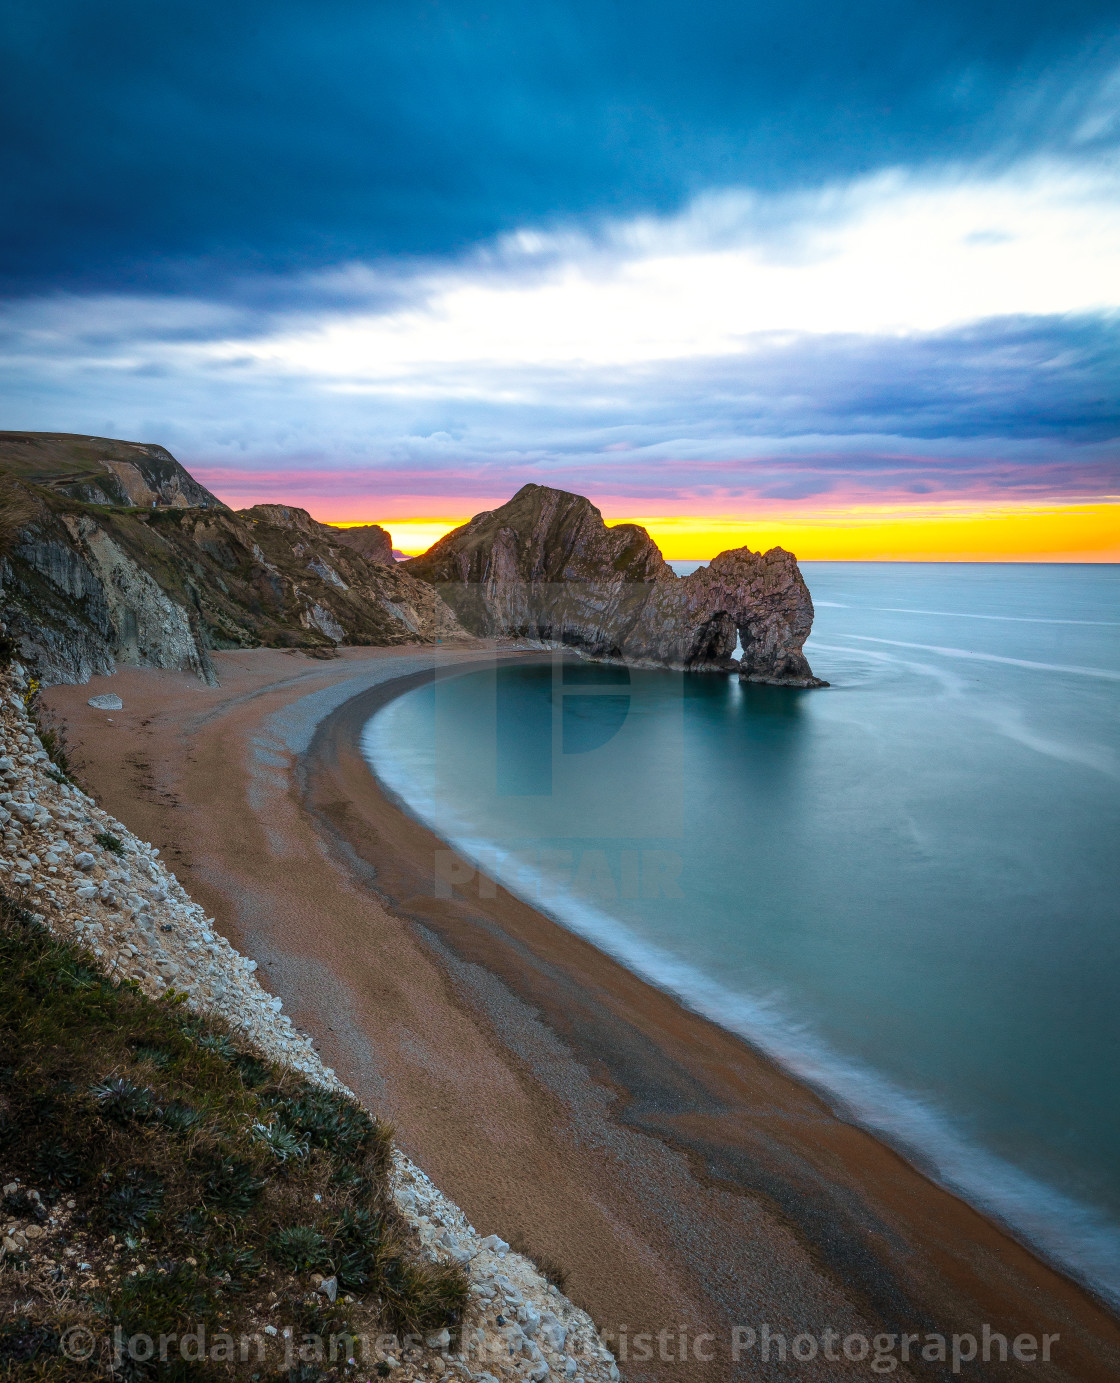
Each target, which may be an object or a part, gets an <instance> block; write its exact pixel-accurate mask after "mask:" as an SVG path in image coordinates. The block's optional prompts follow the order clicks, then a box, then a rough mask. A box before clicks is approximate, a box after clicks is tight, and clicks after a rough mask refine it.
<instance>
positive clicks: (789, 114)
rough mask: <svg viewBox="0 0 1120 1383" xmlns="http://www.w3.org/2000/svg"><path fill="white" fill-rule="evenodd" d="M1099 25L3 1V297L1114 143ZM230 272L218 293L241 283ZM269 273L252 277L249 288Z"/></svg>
mask: <svg viewBox="0 0 1120 1383" xmlns="http://www.w3.org/2000/svg"><path fill="white" fill-rule="evenodd" d="M1116 17H1117V9H1116V6H1115V4H1102V3H1099V0H1066V3H1063V4H1061V5H1058V4H1055V3H1053V2H1052V0H1046V3H1039V2H1038V0H1035V2H1034V3H1031V0H992V2H991V3H987V4H984V5H983V6H979V5H977V4H976V3H975V0H941V2H940V3H938V4H937V5H931V4H922V5H919V4H915V3H898V0H852V3H846V4H842V5H841V4H836V3H835V0H793V2H792V3H788V4H783V5H765V6H764V5H761V4H751V5H747V4H743V3H742V0H701V2H700V3H691V4H682V3H680V0H641V3H637V0H614V2H613V3H611V0H566V3H562V4H561V3H549V0H536V3H532V4H527V3H525V0H478V3H471V2H469V0H460V3H439V0H379V3H371V2H370V0H360V2H359V0H313V3H306V2H305V3H291V0H269V3H245V0H242V2H241V3H237V2H236V0H234V3H229V0H224V2H223V3H221V4H218V3H212V2H211V0H194V3H191V4H187V5H177V6H169V5H156V4H152V3H150V0H144V2H143V3H138V2H137V0H106V2H105V3H99V4H90V3H89V2H88V0H11V2H10V3H9V4H8V5H7V6H6V7H5V11H4V19H3V20H2V21H0V22H2V33H3V43H4V48H5V62H4V82H3V84H2V87H0V102H2V110H3V125H4V130H5V134H4V148H3V167H2V177H3V186H4V201H5V204H6V211H5V213H4V224H3V240H2V243H0V250H2V263H3V272H4V274H5V275H6V277H7V281H8V283H9V285H10V286H11V287H12V288H13V289H16V290H18V291H38V290H42V289H43V288H44V287H49V286H52V285H59V284H69V285H71V286H77V285H81V286H84V287H86V288H87V289H88V288H93V287H111V286H120V285H122V284H130V285H132V286H133V287H136V286H144V285H150V286H159V287H161V288H171V289H175V288H176V287H180V288H190V289H191V290H197V289H198V288H199V286H200V285H203V284H206V283H214V284H217V283H223V284H225V285H226V291H227V292H232V291H234V285H235V283H244V282H247V280H246V279H245V271H246V270H247V269H257V270H260V271H262V274H263V275H264V276H263V277H258V278H257V279H256V280H255V281H254V282H255V283H256V285H257V291H258V292H260V291H262V290H261V285H262V284H265V283H268V282H271V283H272V284H273V287H274V289H275V291H276V292H277V293H278V294H279V295H281V296H282V295H283V294H284V292H285V291H286V290H287V288H288V287H289V286H290V284H291V279H290V278H289V277H288V274H289V272H290V271H292V270H295V269H304V268H306V267H308V266H311V265H327V264H333V263H339V262H342V261H345V260H348V259H366V260H371V259H372V260H376V259H377V258H378V257H379V256H399V255H445V254H448V253H452V252H459V251H461V250H462V249H464V248H465V247H467V246H469V245H471V244H473V243H475V242H477V241H479V240H481V239H485V238H486V237H489V236H492V235H494V234H497V233H499V232H502V231H506V230H511V229H514V228H517V227H520V226H523V225H526V224H551V223H554V222H558V221H559V222H563V221H565V220H568V219H572V218H580V217H583V218H591V219H592V220H594V219H595V218H598V217H600V216H605V215H619V214H626V215H630V214H632V213H634V212H635V211H637V210H642V209H646V210H653V211H658V210H659V211H665V210H669V209H673V208H676V207H678V206H679V205H680V204H681V203H682V202H683V201H685V200H687V199H688V198H689V197H690V196H692V195H694V194H695V193H697V192H700V191H702V190H703V189H705V188H708V187H713V186H731V185H747V186H752V187H756V188H762V189H771V190H773V189H777V188H784V187H789V186H791V185H806V186H808V185H813V184H815V183H819V182H821V181H823V180H829V179H831V180H835V179H837V178H844V177H850V176H854V175H857V174H859V173H861V172H864V171H866V170H869V169H873V168H877V167H882V166H885V165H889V164H907V165H911V166H913V165H915V164H921V163H923V162H925V161H930V160H934V161H936V160H945V159H964V160H970V159H975V158H978V157H981V156H983V157H984V158H987V159H989V160H991V159H994V160H996V161H997V162H998V161H1000V160H1004V159H1013V158H1015V157H1019V156H1021V155H1023V154H1024V153H1031V152H1037V151H1038V150H1040V149H1051V150H1053V149H1065V148H1076V149H1077V150H1079V151H1080V152H1081V153H1084V152H1085V151H1086V150H1091V149H1092V148H1093V147H1094V146H1095V145H1096V144H1097V143H1099V142H1100V141H1102V140H1105V141H1107V140H1109V139H1112V138H1114V137H1115V130H1114V129H1112V128H1111V127H1110V125H1109V116H1108V111H1107V102H1105V103H1104V105H1103V106H1102V104H1101V97H1100V88H1101V83H1102V82H1104V81H1105V78H1106V73H1107V70H1108V68H1109V64H1110V63H1114V62H1115V60H1116V51H1115V47H1114V45H1112V44H1111V40H1110V37H1109V36H1110V33H1111V32H1112V31H1113V30H1114V27H1115V20H1116ZM231 275H233V276H234V277H231ZM269 275H272V276H274V277H272V278H271V279H270V278H269V277H268V276H269Z"/></svg>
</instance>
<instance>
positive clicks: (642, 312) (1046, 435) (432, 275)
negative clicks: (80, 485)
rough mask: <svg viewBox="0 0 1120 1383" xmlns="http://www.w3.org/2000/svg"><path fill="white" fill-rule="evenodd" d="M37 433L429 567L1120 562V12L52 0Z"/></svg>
mask: <svg viewBox="0 0 1120 1383" xmlns="http://www.w3.org/2000/svg"><path fill="white" fill-rule="evenodd" d="M0 44H2V46H3V56H4V59H5V62H4V72H5V81H4V83H3V84H2V86H0V108H2V115H3V118H2V122H0V128H2V130H3V135H2V148H0V158H2V165H0V177H2V183H0V185H2V186H3V187H4V190H5V195H4V198H3V203H4V205H3V207H2V208H0V241H2V244H0V428H5V429H16V430H39V431H68V432H80V433H88V434H90V435H101V436H115V437H126V438H130V439H133V440H139V441H150V442H160V443H162V444H163V445H165V446H167V447H169V448H170V449H171V450H172V451H173V452H174V453H175V455H176V456H178V458H179V459H180V460H181V461H182V462H183V463H184V464H185V465H186V466H187V467H188V468H189V469H190V470H191V471H192V472H193V473H194V474H195V475H197V476H198V477H199V479H200V480H202V481H203V482H204V483H205V484H207V485H209V486H210V488H211V489H213V490H214V491H215V492H216V493H217V494H218V495H219V496H221V498H223V499H224V500H226V501H227V502H229V503H231V504H234V505H235V506H240V505H247V504H252V503H257V502H262V501H266V500H280V501H285V502H288V503H295V504H301V505H303V506H305V507H306V508H308V509H309V510H310V511H311V512H312V513H313V514H314V515H315V516H316V517H317V518H320V519H322V520H324V521H328V522H351V523H354V522H369V521H379V522H384V523H386V524H387V525H388V526H389V527H390V529H391V530H392V531H393V533H394V536H395V541H396V542H397V544H398V546H400V547H401V548H402V549H404V550H406V551H419V550H422V549H423V548H424V547H425V546H427V544H428V543H429V542H430V541H432V540H434V538H435V537H436V536H438V535H439V534H440V533H441V532H443V531H446V529H447V528H448V527H450V526H452V525H454V524H456V523H459V522H462V521H463V520H464V519H466V518H467V517H469V516H470V515H471V514H473V513H476V512H478V511H479V510H482V509H487V508H492V507H494V506H495V505H497V504H499V503H501V502H502V501H503V500H505V499H507V498H509V496H510V495H511V494H512V493H513V492H514V491H515V490H516V489H518V488H519V486H521V485H522V484H524V483H525V482H526V481H536V482H539V483H542V484H550V485H556V486H558V487H561V488H564V489H571V490H576V491H578V492H580V493H582V494H586V495H588V496H589V497H590V498H592V499H593V500H594V501H595V502H596V503H597V504H598V505H599V506H600V508H601V509H602V510H603V512H604V514H605V515H606V516H607V517H608V519H609V520H610V521H618V520H637V521H639V522H645V523H646V524H647V526H649V527H650V529H651V532H653V534H654V536H655V537H656V538H657V539H658V541H659V542H660V543H661V545H662V547H663V550H665V552H666V555H667V556H669V557H673V558H708V557H711V556H713V555H714V554H715V552H717V551H719V550H721V549H722V548H724V547H728V546H739V545H740V544H742V543H748V544H749V545H750V546H752V547H762V546H769V545H771V544H772V543H774V542H781V543H783V545H784V546H787V547H791V548H792V549H793V550H794V551H796V552H797V553H798V555H799V556H804V557H810V558H813V557H817V558H820V557H839V558H858V557H864V558H866V557H874V558H926V559H954V558H964V559H970V560H1008V559H1017V560H1025V559H1032V560H1033V559H1040V560H1098V561H1099V560H1109V561H1117V560H1120V521H1118V520H1120V508H1118V507H1117V503H1118V501H1120V3H1112V4H1102V3H1097V0H1061V3H1058V0H1053V2H1052V3H1032V0H967V3H965V0H939V2H938V4H936V5H932V4H929V3H926V4H923V5H916V4H913V3H906V2H905V0H890V3H887V0H850V2H849V3H846V4H844V5H837V4H835V3H834V0H830V3H824V0H789V3H786V4H783V5H780V6H779V5H773V4H767V5H761V4H758V3H754V0H733V2H731V3H724V0H689V3H688V4H685V3H683V0H674V3H667V0H642V3H636V2H632V0H566V3H555V0H536V3H534V4H532V5H527V4H525V3H524V0H518V3H513V2H512V0H488V2H483V0H479V3H466V2H465V0H458V2H452V0H360V3H359V2H358V0H353V2H351V0H314V3H294V2H293V0H270V2H269V3H268V4H264V3H246V2H244V0H241V2H239V0H223V3H221V4H217V3H211V2H210V0H192V3H191V4H190V5H181V6H155V5H152V4H151V3H150V0H149V3H145V4H140V3H133V2H132V0H128V2H124V0H103V3H99V4H98V5H96V6H93V5H90V4H89V3H88V0H9V3H8V5H6V6H5V7H4V10H3V13H2V15H0Z"/></svg>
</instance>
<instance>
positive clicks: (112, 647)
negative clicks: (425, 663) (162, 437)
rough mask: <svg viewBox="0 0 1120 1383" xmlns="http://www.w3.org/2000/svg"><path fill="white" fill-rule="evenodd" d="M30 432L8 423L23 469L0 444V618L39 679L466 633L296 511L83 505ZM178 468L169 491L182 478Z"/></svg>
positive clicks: (425, 598)
mask: <svg viewBox="0 0 1120 1383" xmlns="http://www.w3.org/2000/svg"><path fill="white" fill-rule="evenodd" d="M34 440H35V438H34V435H31V436H27V437H24V436H23V435H22V434H21V441H20V447H21V448H22V452H24V453H26V452H30V453H33V455H34V459H35V465H36V467H37V469H36V470H35V472H34V474H35V475H36V476H37V477H38V479H37V480H35V481H32V480H29V479H28V478H27V475H28V471H27V468H26V466H23V465H22V463H20V464H13V465H12V466H10V467H9V466H7V465H6V453H5V451H4V448H3V446H0V616H2V618H3V619H4V620H5V622H6V623H7V625H8V630H9V633H10V634H11V636H12V637H13V638H14V640H15V642H16V646H17V649H18V651H19V654H20V656H21V657H22V658H23V659H24V660H25V661H27V662H29V663H30V664H31V665H32V666H33V667H34V669H35V673H36V676H37V677H39V678H40V680H41V681H42V682H44V683H45V684H46V685H50V684H51V683H55V682H85V681H88V680H89V678H90V677H91V676H94V675H99V674H106V673H110V672H112V671H113V669H114V665H115V664H116V663H126V664H132V665H139V666H148V667H165V668H177V669H182V670H184V671H193V672H195V673H196V674H197V675H198V676H200V677H202V678H204V679H210V678H212V677H213V667H212V664H211V660H210V656H209V650H210V649H214V648H253V647H256V646H258V645H261V644H265V645H269V646H272V647H297V648H298V647H302V648H306V649H309V650H311V651H315V650H323V649H327V650H329V649H331V648H333V647H334V645H335V644H340V643H348V644H404V643H427V642H433V641H435V640H437V639H448V638H462V637H465V634H464V631H463V629H462V628H461V627H460V626H459V624H458V623H457V622H456V620H455V617H454V616H453V615H452V613H451V612H450V610H448V609H447V607H446V606H445V605H444V604H443V602H442V600H441V599H440V597H439V595H438V593H437V592H436V590H435V589H434V588H433V587H432V586H431V585H429V584H428V583H427V582H424V581H419V580H417V579H416V578H415V577H412V576H409V575H408V574H407V573H405V572H403V571H401V570H400V569H399V567H398V566H397V564H395V563H394V564H392V565H387V564H386V563H384V562H379V561H372V560H370V559H369V558H368V557H366V556H364V555H363V554H362V552H361V551H360V550H358V549H357V548H355V547H354V546H352V545H348V544H345V543H343V542H341V541H340V530H337V529H334V528H330V527H328V526H327V525H325V524H320V523H317V522H316V521H315V520H314V519H313V518H312V517H311V516H310V514H308V513H307V511H306V510H304V509H297V508H294V507H292V506H289V505H257V506H255V508H253V509H251V510H245V511H242V512H241V513H234V512H232V511H231V510H230V509H228V508H226V506H225V505H223V504H220V503H219V502H218V501H217V500H214V502H213V504H201V503H200V504H198V505H192V506H189V507H184V506H183V505H181V504H178V503H175V502H173V501H172V500H168V501H167V502H161V503H157V504H156V505H154V506H153V505H150V504H148V505H140V504H134V503H132V502H129V501H126V500H122V501H121V502H120V503H113V504H111V505H110V504H108V503H105V502H104V499H105V497H104V494H102V498H101V499H100V500H98V501H97V503H96V505H94V504H92V503H89V502H85V501H83V500H82V499H81V498H80V497H79V498H75V497H74V496H73V495H71V494H70V493H69V489H68V486H69V479H68V477H70V476H71V473H70V472H69V471H66V470H65V469H64V467H63V462H64V461H65V459H66V458H65V457H63V460H61V461H58V463H57V465H56V467H55V470H54V471H52V470H51V468H50V466H51V457H52V455H53V454H54V452H53V450H52V447H50V446H45V447H43V448H41V449H39V450H36V449H35V448H34V446H33V445H32V444H33V442H34ZM47 440H48V441H50V442H52V444H53V440H54V439H52V438H48V439H47ZM115 445H116V444H115ZM128 445H129V444H127V443H120V444H119V446H120V447H122V448H125V447H127V446H128ZM147 450H148V451H151V450H152V449H151V448H148V449H147ZM122 464H123V463H122ZM171 464H172V465H174V466H178V463H177V462H174V461H173V460H172V461H171ZM178 469H179V470H182V468H181V467H178ZM182 474H183V476H185V477H186V481H182V480H181V479H180V478H178V477H177V475H173V476H172V480H174V482H175V484H176V485H177V486H178V489H176V490H175V492H174V493H175V494H186V493H188V492H189V491H190V485H193V484H194V482H193V481H192V480H191V478H190V476H188V475H187V473H186V472H185V471H183V472H182ZM71 478H72V477H71ZM152 478H153V479H154V480H158V476H155V475H153V477H152ZM186 482H190V485H188V484H187V483H186ZM85 483H86V482H85V480H83V481H82V485H83V486H84V485H85ZM169 483H170V482H169ZM198 489H199V491H200V492H201V494H203V495H205V494H206V492H205V491H202V490H201V487H198ZM191 493H192V494H193V492H191ZM210 498H211V499H213V496H211V497H210ZM386 538H387V539H388V535H387V534H386Z"/></svg>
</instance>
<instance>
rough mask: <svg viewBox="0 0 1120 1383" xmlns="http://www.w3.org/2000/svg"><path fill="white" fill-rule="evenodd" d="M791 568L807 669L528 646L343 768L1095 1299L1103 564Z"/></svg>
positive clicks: (1116, 733) (441, 884)
mask: <svg viewBox="0 0 1120 1383" xmlns="http://www.w3.org/2000/svg"><path fill="white" fill-rule="evenodd" d="M674 565H676V567H677V570H678V572H680V573H681V574H684V573H686V572H687V571H688V570H691V569H694V568H695V567H696V566H699V565H702V564H701V563H677V564H674ZM802 570H803V572H804V575H805V578H806V581H807V582H808V584H809V587H810V590H811V592H812V595H813V599H814V603H815V606H816V620H815V623H814V627H813V634H812V637H811V639H810V641H809V643H808V644H807V645H806V652H807V654H808V656H809V659H810V661H811V663H812V666H813V669H814V671H815V672H816V673H817V675H818V676H820V677H824V678H826V679H827V680H828V681H829V683H830V684H831V685H830V686H829V687H828V688H826V689H820V690H811V691H797V690H788V689H783V688H775V687H765V686H754V685H749V684H742V683H740V682H739V681H738V679H737V678H735V677H734V676H727V675H724V674H715V673H679V672H670V671H659V670H658V671H654V670H642V669H633V668H632V669H627V668H622V667H616V666H611V665H603V664H592V663H587V662H581V661H578V660H574V659H572V658H571V657H565V656H562V655H559V654H558V655H556V656H555V657H553V658H551V659H549V658H547V657H546V658H545V659H544V660H542V661H541V662H539V663H532V664H521V665H512V666H500V665H496V664H495V665H487V666H484V667H482V668H475V669H474V670H470V671H466V672H451V673H449V674H448V675H439V676H437V679H436V680H435V681H434V682H433V683H432V684H430V685H426V686H424V687H421V688H419V689H416V690H413V691H410V692H407V693H406V694H404V695H402V696H401V697H399V698H397V699H396V700H394V701H392V702H390V703H389V704H388V705H386V706H385V707H384V708H383V709H381V710H380V711H379V712H378V713H377V714H376V715H375V716H374V717H373V719H372V720H371V721H370V722H369V724H368V725H367V727H366V729H365V732H364V736H363V749H364V752H365V754H366V757H367V760H368V762H369V764H370V765H371V767H372V769H373V771H374V772H375V773H376V774H377V776H378V777H379V778H380V780H381V781H382V783H383V784H384V785H385V787H386V788H387V789H388V790H389V791H390V792H391V793H392V794H393V795H394V796H395V797H396V798H397V799H398V800H399V801H400V802H401V803H402V805H403V806H404V807H405V808H406V809H407V810H408V811H410V812H411V813H412V814H413V815H415V816H416V817H418V818H419V819H421V820H423V821H424V822H425V823H426V824H427V825H428V826H430V827H431V828H432V829H433V830H434V831H435V832H436V834H438V835H440V836H441V837H443V838H444V839H445V840H447V841H448V842H450V843H452V844H453V845H454V846H455V847H456V850H457V851H459V852H460V853H461V854H463V855H465V856H466V857H467V858H469V859H470V860H472V861H473V862H474V863H476V864H477V865H478V867H479V869H480V871H484V872H485V874H486V876H488V877H490V878H498V879H500V880H501V881H502V883H503V884H504V885H505V886H506V887H508V888H510V889H512V890H513V891H514V892H515V893H518V894H519V895H520V896H522V897H523V898H525V899H526V900H527V901H529V902H531V903H532V904H534V905H535V906H536V907H538V908H540V909H541V910H542V911H544V912H546V913H548V914H549V915H550V916H552V917H553V918H554V919H555V920H556V921H557V922H559V923H560V924H561V925H563V926H565V927H569V928H570V929H572V930H573V931H575V932H578V933H580V934H581V935H583V936H585V937H587V938H589V939H590V940H592V941H593V942H595V943H596V944H597V945H598V946H599V947H600V948H601V949H602V950H603V951H606V952H609V953H610V954H611V955H613V956H614V957H616V958H617V959H619V960H620V961H622V962H623V963H624V964H625V965H627V966H629V967H630V968H631V969H632V970H634V971H636V972H638V973H640V974H641V975H643V976H644V977H646V978H647V979H648V980H650V981H651V982H652V983H654V984H655V985H658V986H660V987H661V988H663V989H665V990H667V991H669V992H670V993H672V994H673V995H675V996H676V997H677V998H678V999H679V1001H680V1002H681V1003H682V1004H684V1005H686V1006H687V1007H689V1008H691V1009H693V1010H695V1011H696V1012H698V1013H701V1014H704V1015H705V1016H707V1017H709V1018H711V1019H713V1020H714V1021H716V1022H717V1023H719V1024H721V1025H723V1026H724V1027H726V1028H728V1029H730V1030H731V1031H733V1032H735V1033H738V1034H740V1035H741V1036H742V1037H743V1038H744V1039H746V1040H747V1041H748V1042H750V1043H751V1044H753V1045H754V1046H756V1047H757V1048H759V1049H761V1050H762V1051H764V1052H766V1053H767V1054H769V1055H770V1056H771V1057H772V1058H773V1059H775V1060H776V1061H777V1062H778V1063H779V1064H780V1065H782V1066H783V1067H784V1068H785V1069H786V1070H788V1071H789V1072H790V1073H792V1074H793V1075H795V1076H797V1077H799V1078H800V1079H802V1080H804V1081H807V1082H809V1083H810V1084H811V1085H813V1086H814V1087H815V1088H816V1089H817V1090H819V1091H820V1092H821V1093H822V1094H824V1095H825V1097H826V1098H827V1099H828V1100H829V1101H830V1102H831V1104H832V1105H833V1107H834V1108H835V1109H836V1110H837V1112H838V1113H840V1114H841V1115H842V1116H843V1117H845V1118H848V1119H851V1120H853V1121H856V1122H858V1123H860V1124H861V1125H863V1126H865V1127H866V1128H868V1129H869V1130H871V1131H873V1132H875V1133H876V1134H878V1135H879V1136H880V1137H882V1138H883V1139H885V1140H886V1141H888V1142H889V1143H891V1144H892V1145H893V1146H894V1147H896V1148H897V1149H899V1151H901V1152H902V1153H903V1154H904V1155H905V1156H906V1157H908V1158H909V1159H910V1160H911V1161H912V1162H914V1163H915V1164H916V1165H918V1166H919V1167H921V1168H922V1170H924V1171H925V1172H926V1173H928V1175H930V1176H931V1177H933V1178H934V1179H936V1180H937V1181H939V1182H941V1183H942V1184H943V1185H945V1186H947V1187H949V1188H951V1189H952V1190H954V1191H955V1192H957V1193H958V1194H960V1195H961V1196H962V1197H964V1198H965V1199H967V1200H969V1201H970V1202H972V1203H973V1204H974V1205H976V1206H977V1207H978V1208H980V1209H981V1210H983V1211H985V1212H986V1213H987V1214H989V1215H991V1216H992V1217H994V1218H995V1219H997V1220H999V1221H1000V1222H1002V1223H1003V1224H1004V1225H1006V1226H1007V1227H1008V1228H1009V1229H1010V1230H1011V1231H1012V1232H1013V1233H1015V1234H1016V1235H1017V1237H1019V1238H1020V1239H1021V1240H1023V1241H1025V1242H1027V1243H1029V1244H1030V1245H1031V1246H1033V1247H1034V1248H1035V1249H1036V1250H1037V1251H1038V1252H1040V1253H1041V1254H1042V1255H1043V1256H1044V1257H1047V1258H1048V1259H1050V1260H1051V1261H1052V1262H1054V1263H1055V1264H1057V1265H1058V1266H1060V1267H1062V1268H1063V1269H1065V1270H1066V1271H1067V1272H1069V1273H1070V1274H1072V1275H1073V1276H1075V1277H1077V1278H1078V1279H1080V1280H1081V1281H1083V1282H1084V1283H1086V1284H1087V1285H1088V1286H1090V1287H1091V1288H1092V1289H1093V1290H1094V1291H1096V1292H1097V1293H1098V1294H1099V1295H1101V1296H1103V1297H1104V1298H1105V1299H1107V1300H1109V1301H1110V1302H1112V1303H1113V1304H1120V567H1118V566H1113V565H1050V564H1047V565H1027V564H1007V565H1002V564H966V563H952V564H934V563H914V564H907V563H873V562H872V563H860V562H836V563H829V562H804V563H802ZM449 868H450V867H449ZM437 875H438V877H437ZM456 881H457V877H456V876H454V872H453V870H452V873H451V874H449V875H448V876H447V877H443V875H440V874H439V869H438V868H437V871H436V875H434V877H433V887H434V888H435V889H436V890H437V891H438V890H439V889H441V888H446V887H451V886H453V885H454V884H455V883H456Z"/></svg>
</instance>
